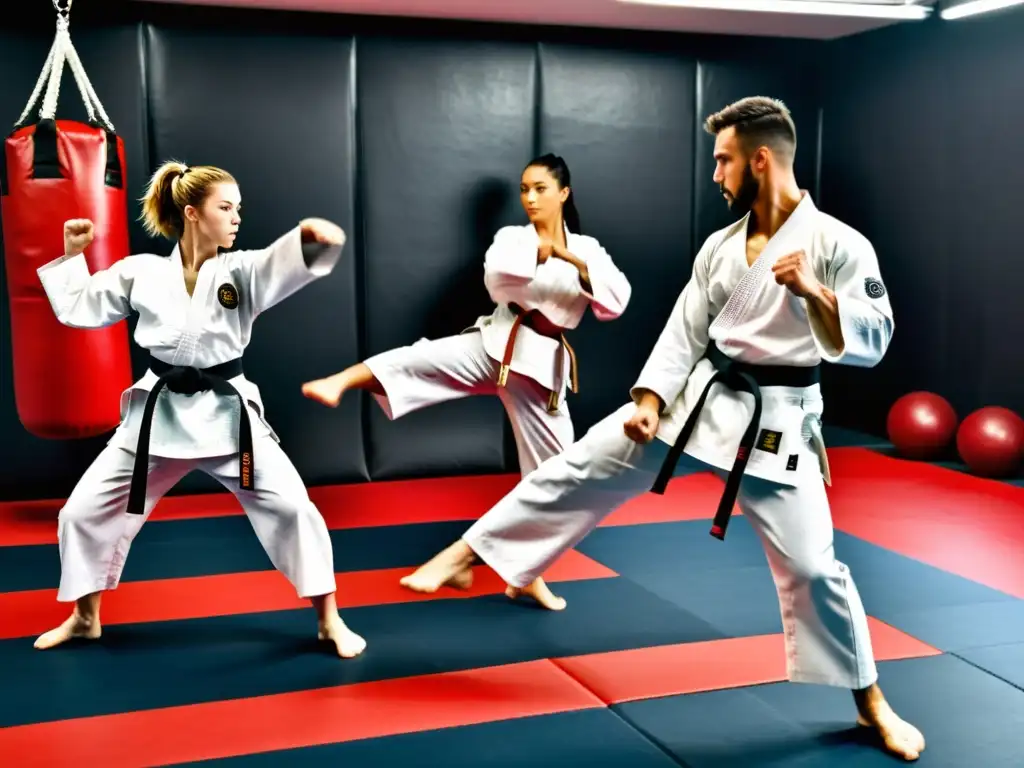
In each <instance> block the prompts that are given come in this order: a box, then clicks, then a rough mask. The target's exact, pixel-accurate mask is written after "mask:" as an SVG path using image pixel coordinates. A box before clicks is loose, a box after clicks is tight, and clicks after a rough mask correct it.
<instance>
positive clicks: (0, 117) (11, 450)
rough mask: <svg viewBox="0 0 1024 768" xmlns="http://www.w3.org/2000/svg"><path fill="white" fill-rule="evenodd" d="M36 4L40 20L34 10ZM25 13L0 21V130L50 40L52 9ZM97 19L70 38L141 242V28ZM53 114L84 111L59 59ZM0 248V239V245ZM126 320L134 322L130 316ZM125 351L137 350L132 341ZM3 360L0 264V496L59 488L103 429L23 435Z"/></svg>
mask: <svg viewBox="0 0 1024 768" xmlns="http://www.w3.org/2000/svg"><path fill="white" fill-rule="evenodd" d="M26 10H30V9H26ZM44 12H45V15H46V17H47V18H46V19H45V20H43V19H41V18H40V16H41V15H42V14H43V13H44ZM29 16H30V17H31V18H33V20H36V21H38V22H39V23H38V24H33V25H32V26H31V27H28V28H24V29H23V28H19V26H18V25H17V24H14V23H12V24H10V25H8V24H7V23H6V22H5V25H4V26H3V27H2V28H0V72H2V73H3V76H2V77H0V134H2V135H3V136H4V137H5V138H6V136H7V135H8V134H9V133H10V131H11V129H12V128H13V127H14V123H15V122H16V121H17V120H18V118H19V117H20V115H21V112H22V110H23V109H24V107H25V104H26V102H27V101H28V98H29V96H30V95H31V94H32V89H33V88H34V87H35V84H36V79H37V78H38V77H39V73H40V72H41V71H42V67H43V63H44V62H45V61H46V54H47V52H48V51H49V49H50V46H51V44H52V43H53V32H54V29H53V9H52V8H51V7H50V5H49V3H47V4H46V8H44V9H43V10H42V12H41V11H40V10H39V9H38V8H35V9H31V12H30V14H29ZM103 22H104V23H102V24H91V23H78V24H73V25H72V40H73V42H74V44H75V49H76V50H77V51H78V56H79V58H80V59H81V61H82V65H83V66H84V67H85V71H86V74H88V76H89V80H90V81H91V82H92V85H93V88H94V89H95V91H96V94H97V95H98V96H99V98H100V102H101V103H102V104H103V107H104V109H105V110H106V112H107V115H108V116H109V117H110V120H111V122H113V124H114V127H115V128H116V129H117V132H118V134H119V135H120V136H121V138H122V139H123V140H124V146H125V154H126V163H127V170H128V178H127V183H128V201H129V206H130V207H129V210H128V219H129V232H130V235H131V245H132V248H133V249H144V248H146V247H147V243H148V241H147V238H146V236H145V233H144V232H143V230H142V227H141V226H140V225H139V224H138V222H137V221H136V218H137V216H138V210H137V206H136V205H135V203H134V201H135V200H137V199H138V198H139V197H141V196H142V193H143V190H144V188H145V183H146V178H147V173H148V168H147V137H146V111H145V100H144V92H143V82H142V70H141V68H140V66H139V62H140V55H141V36H140V35H141V30H140V26H139V25H138V24H137V23H136V24H133V23H130V22H125V21H123V20H120V19H104V20H103ZM38 110H39V107H38V106H37V107H36V109H35V110H34V111H33V112H32V113H31V114H32V116H33V117H34V118H38V114H39V111H38ZM57 117H59V118H64V119H71V120H83V121H84V120H86V119H87V118H86V112H85V107H84V105H83V102H82V96H81V94H80V93H79V91H78V88H77V87H76V86H75V80H74V77H73V76H72V74H71V71H70V67H68V66H66V65H65V68H64V78H63V80H62V82H61V90H60V98H59V100H58V102H57ZM63 223H64V222H63V221H61V220H59V219H57V220H54V222H53V226H54V227H57V228H61V227H62V226H63ZM2 250H3V246H2V243H0V253H2ZM59 255H60V254H54V257H55V258H56V257H57V256H59ZM130 327H131V328H134V320H132V321H131V322H130ZM133 357H137V355H136V354H135V351H134V347H133ZM11 364H12V361H11V321H10V307H9V304H8V295H7V278H6V269H4V268H3V267H2V266H0V434H3V436H4V439H3V440H2V441H0V466H2V467H3V472H0V499H10V498H33V497H40V496H46V497H53V496H65V495H67V494H69V493H70V492H71V489H72V488H74V485H75V483H77V482H78V478H79V477H80V476H81V474H82V473H83V472H84V471H85V469H86V468H87V467H88V466H89V464H90V463H92V461H93V459H95V457H96V455H97V454H98V453H99V452H100V451H101V450H102V449H103V446H104V443H105V442H106V440H107V439H108V436H100V437H97V438H90V439H84V440H72V441H57V440H41V439H39V438H36V437H33V436H32V435H30V434H29V433H28V432H26V431H25V428H24V427H23V426H22V425H21V423H20V422H19V421H18V414H17V411H16V409H15V405H14V381H13V371H12V369H11ZM136 372H137V373H140V372H141V371H139V370H138V369H137V371H136ZM70 373H71V374H72V375H73V372H70Z"/></svg>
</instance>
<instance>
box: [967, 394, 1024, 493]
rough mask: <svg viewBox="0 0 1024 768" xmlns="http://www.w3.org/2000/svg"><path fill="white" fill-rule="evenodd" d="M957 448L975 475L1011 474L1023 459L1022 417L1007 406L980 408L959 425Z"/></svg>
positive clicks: (1023, 424)
mask: <svg viewBox="0 0 1024 768" xmlns="http://www.w3.org/2000/svg"><path fill="white" fill-rule="evenodd" d="M956 449H957V451H958V452H959V453H960V458H961V459H963V460H964V463H965V464H966V465H967V467H968V468H969V469H970V470H971V471H972V472H974V473H976V474H978V475H983V476H985V477H1007V476H1009V475H1012V474H1014V473H1015V472H1016V471H1017V468H1018V467H1020V464H1021V461H1022V460H1024V419H1022V418H1021V417H1020V416H1018V415H1017V414H1016V413H1014V412H1013V411H1011V410H1010V409H1009V408H1000V407H998V406H989V407H986V408H979V409H978V410H977V411H975V412H974V413H972V414H971V415H970V416H968V417H967V418H966V419H964V423H963V424H961V425H960V429H959V431H958V432H957V434H956Z"/></svg>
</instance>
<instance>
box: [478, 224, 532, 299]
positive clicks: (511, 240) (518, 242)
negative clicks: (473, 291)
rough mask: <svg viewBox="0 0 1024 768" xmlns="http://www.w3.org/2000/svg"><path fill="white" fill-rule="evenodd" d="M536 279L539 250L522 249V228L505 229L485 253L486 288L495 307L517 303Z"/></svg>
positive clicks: (495, 237)
mask: <svg viewBox="0 0 1024 768" xmlns="http://www.w3.org/2000/svg"><path fill="white" fill-rule="evenodd" d="M536 276H537V249H536V248H534V249H530V248H523V241H522V229H521V228H520V227H502V228H501V229H499V230H498V231H497V233H496V234H495V235H494V241H493V242H492V243H491V246H490V247H489V248H488V249H487V253H486V254H484V285H485V286H486V287H487V293H489V294H490V296H491V301H493V302H494V303H495V304H508V303H510V302H515V301H517V299H519V297H520V296H521V293H522V288H523V286H525V285H528V284H529V283H531V282H532V281H533V279H534V278H535V277H536Z"/></svg>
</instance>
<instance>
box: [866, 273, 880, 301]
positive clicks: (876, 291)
mask: <svg viewBox="0 0 1024 768" xmlns="http://www.w3.org/2000/svg"><path fill="white" fill-rule="evenodd" d="M864 292H865V293H866V294H867V295H868V296H869V297H870V298H872V299H880V298H882V297H883V296H885V286H884V285H882V281H881V280H879V279H878V278H877V277H865V278H864Z"/></svg>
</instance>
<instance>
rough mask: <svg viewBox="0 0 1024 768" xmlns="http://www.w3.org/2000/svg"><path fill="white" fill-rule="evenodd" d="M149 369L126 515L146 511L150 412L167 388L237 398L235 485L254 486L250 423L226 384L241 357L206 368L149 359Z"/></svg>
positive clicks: (239, 371) (241, 402)
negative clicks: (150, 380) (150, 384)
mask: <svg viewBox="0 0 1024 768" xmlns="http://www.w3.org/2000/svg"><path fill="white" fill-rule="evenodd" d="M149 368H150V370H152V371H153V373H155V374H156V375H157V376H159V377H160V378H158V379H157V381H156V383H155V384H154V385H153V388H152V389H151V390H150V391H149V396H148V397H147V398H146V407H145V408H144V409H143V411H142V424H141V425H139V443H138V446H137V447H136V449H135V467H134V469H133V470H132V487H131V491H129V493H128V514H130V515H141V514H143V513H144V512H145V510H146V481H147V480H148V478H149V436H150V432H151V431H152V425H153V411H154V410H155V409H156V400H157V395H159V394H160V390H161V389H163V388H164V387H167V389H169V390H170V391H171V392H175V393H177V394H180V395H195V394H198V393H199V392H207V391H209V390H213V391H214V392H216V393H217V394H218V395H225V396H227V397H234V398H236V399H237V400H238V407H239V418H240V419H241V420H240V421H239V424H238V463H239V467H238V484H239V486H240V487H242V488H243V489H245V490H252V489H253V488H255V487H256V485H255V482H254V480H253V477H254V474H255V471H256V465H255V462H254V461H253V451H252V425H251V424H250V422H249V410H248V408H246V405H245V400H243V399H242V395H241V393H240V392H239V391H238V390H237V389H235V388H234V387H233V386H231V384H229V383H228V380H229V379H233V378H235V377H236V376H241V375H242V358H240V357H238V358H235V359H234V360H229V361H228V362H226V363H221V364H220V365H214V366H212V367H210V368H188V367H185V366H177V365H170V364H168V363H165V362H163V361H162V360H157V359H156V358H155V357H153V356H152V355H151V356H150V358H149Z"/></svg>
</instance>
